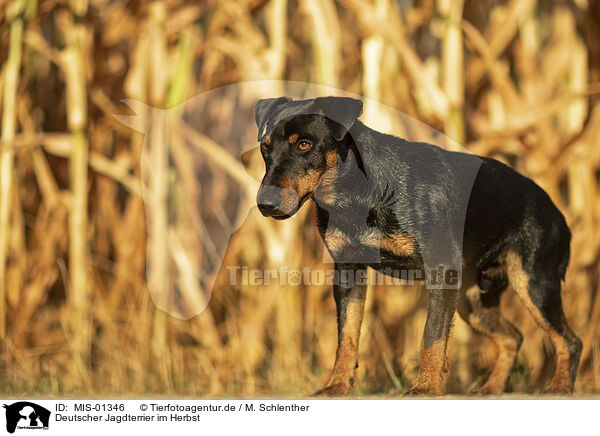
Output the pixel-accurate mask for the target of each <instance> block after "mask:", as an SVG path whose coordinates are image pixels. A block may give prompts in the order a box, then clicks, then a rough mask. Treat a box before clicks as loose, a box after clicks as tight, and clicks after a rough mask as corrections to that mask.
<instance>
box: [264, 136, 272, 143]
mask: <svg viewBox="0 0 600 436" xmlns="http://www.w3.org/2000/svg"><path fill="white" fill-rule="evenodd" d="M265 144H267V145H271V137H270V136H267V138H266V139H265Z"/></svg>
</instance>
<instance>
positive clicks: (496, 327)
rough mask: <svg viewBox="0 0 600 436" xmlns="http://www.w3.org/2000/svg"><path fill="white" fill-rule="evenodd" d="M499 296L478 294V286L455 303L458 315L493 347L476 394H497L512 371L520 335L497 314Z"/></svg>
mask: <svg viewBox="0 0 600 436" xmlns="http://www.w3.org/2000/svg"><path fill="white" fill-rule="evenodd" d="M500 294H501V292H498V291H495V292H493V293H482V292H481V289H480V288H479V287H478V286H473V287H471V288H470V289H469V290H467V291H466V292H465V294H464V295H463V296H461V298H460V299H459V302H458V313H459V315H460V316H461V318H462V319H464V320H465V321H466V322H467V323H468V324H469V325H470V326H471V327H472V328H473V330H475V331H476V332H478V333H482V334H484V335H485V336H487V337H488V338H490V339H491V340H492V341H494V344H495V345H496V349H497V352H498V354H497V359H496V363H495V365H494V368H493V369H492V372H491V374H490V375H489V377H488V379H487V381H486V382H485V383H484V385H483V386H481V388H479V389H478V391H477V393H479V394H484V395H485V394H501V393H502V392H504V390H505V389H506V382H507V380H508V377H509V375H510V372H511V371H512V369H513V367H514V364H515V361H516V358H517V352H518V351H519V348H520V347H521V343H522V342H523V336H522V335H521V333H520V332H519V330H517V328H516V327H515V326H514V325H512V324H511V323H510V322H509V321H508V320H507V319H506V318H504V317H503V316H502V314H501V313H500Z"/></svg>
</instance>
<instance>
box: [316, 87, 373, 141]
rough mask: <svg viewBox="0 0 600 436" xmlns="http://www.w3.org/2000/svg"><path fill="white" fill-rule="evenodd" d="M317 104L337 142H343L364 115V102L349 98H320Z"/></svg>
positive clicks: (317, 99)
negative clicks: (355, 123) (361, 115)
mask: <svg viewBox="0 0 600 436" xmlns="http://www.w3.org/2000/svg"><path fill="white" fill-rule="evenodd" d="M315 104H316V105H317V106H319V107H320V108H321V110H322V111H323V115H325V117H326V118H327V124H329V129H330V130H331V133H332V135H333V137H334V138H335V140H336V141H341V140H342V138H343V137H344V136H346V133H348V130H350V128H351V127H352V125H353V124H354V122H355V121H356V119H357V118H358V117H359V115H360V114H361V113H362V109H363V102H362V101H360V100H356V99H354V98H349V97H318V98H315Z"/></svg>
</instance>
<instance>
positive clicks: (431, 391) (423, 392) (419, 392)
mask: <svg viewBox="0 0 600 436" xmlns="http://www.w3.org/2000/svg"><path fill="white" fill-rule="evenodd" d="M441 395H443V392H442V390H441V389H440V388H436V387H433V386H419V385H415V386H413V387H412V388H410V389H409V390H408V392H406V393H405V394H404V396H405V397H439V396H441Z"/></svg>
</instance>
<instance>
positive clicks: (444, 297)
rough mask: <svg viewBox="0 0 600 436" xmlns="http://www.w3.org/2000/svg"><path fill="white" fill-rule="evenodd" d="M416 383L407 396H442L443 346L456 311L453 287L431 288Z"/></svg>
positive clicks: (443, 384) (446, 340) (443, 376)
mask: <svg viewBox="0 0 600 436" xmlns="http://www.w3.org/2000/svg"><path fill="white" fill-rule="evenodd" d="M428 297H429V303H428V306H427V320H426V321H425V331H424V332H423V340H422V343H421V359H420V365H419V373H418V375H417V382H416V383H415V385H414V386H413V387H412V388H411V389H410V390H409V391H408V392H407V393H406V395H443V393H444V387H445V385H446V375H447V373H448V360H447V357H446V348H447V345H448V337H449V335H450V328H451V326H452V318H453V317H454V312H455V311H456V298H457V291H456V290H444V289H430V290H428Z"/></svg>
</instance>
